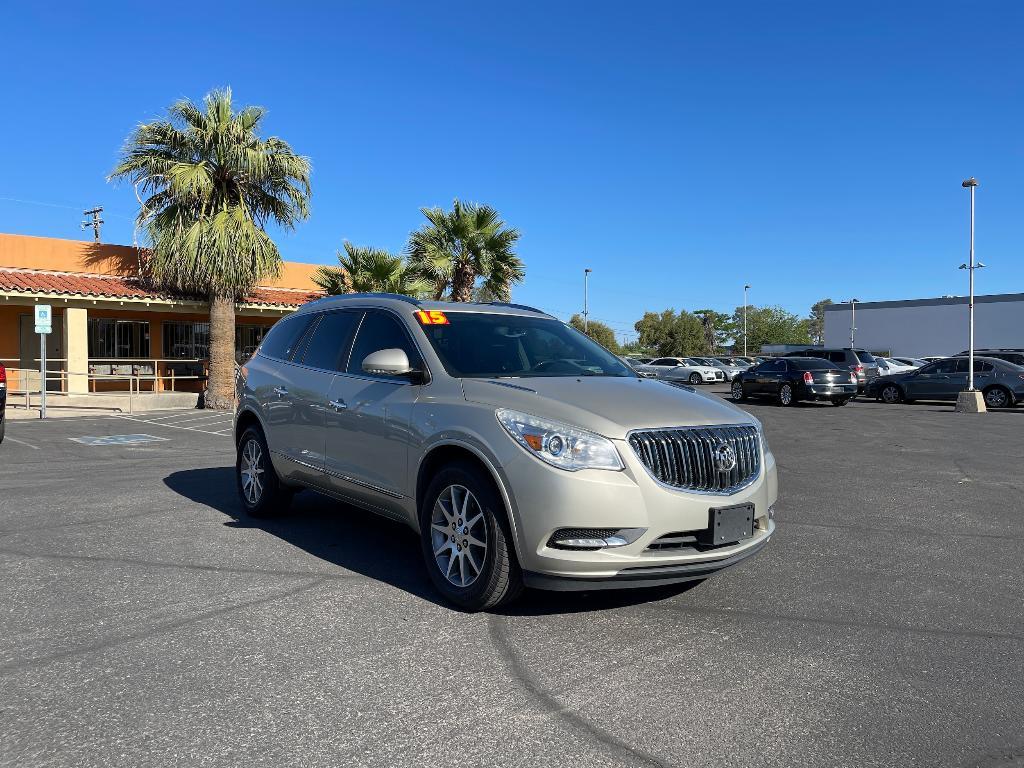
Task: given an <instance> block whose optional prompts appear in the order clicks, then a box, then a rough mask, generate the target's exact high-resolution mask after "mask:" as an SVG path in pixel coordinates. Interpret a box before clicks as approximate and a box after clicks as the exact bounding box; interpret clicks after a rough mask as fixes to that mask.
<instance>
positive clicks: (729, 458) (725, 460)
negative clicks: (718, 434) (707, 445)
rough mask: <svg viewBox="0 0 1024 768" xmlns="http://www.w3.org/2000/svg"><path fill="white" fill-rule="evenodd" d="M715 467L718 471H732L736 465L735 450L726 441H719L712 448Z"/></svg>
mask: <svg viewBox="0 0 1024 768" xmlns="http://www.w3.org/2000/svg"><path fill="white" fill-rule="evenodd" d="M711 453H712V458H713V459H714V460H715V469H717V470H718V471H719V472H732V470H733V469H735V467H736V451H734V450H733V448H732V446H731V445H729V444H728V443H719V444H718V445H716V446H715V447H714V448H713V449H712V452H711Z"/></svg>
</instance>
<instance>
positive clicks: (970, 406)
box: [956, 176, 985, 413]
mask: <svg viewBox="0 0 1024 768" xmlns="http://www.w3.org/2000/svg"><path fill="white" fill-rule="evenodd" d="M961 186H962V187H963V188H964V189H969V190H971V229H970V258H969V259H968V261H967V263H966V264H961V265H960V269H966V270H967V274H968V275H969V294H968V299H967V328H968V331H967V333H968V342H969V344H968V347H967V355H968V357H967V389H966V390H964V391H963V392H961V393H960V394H959V395H958V396H957V401H956V409H957V410H958V411H961V412H966V413H979V412H984V411H985V400H984V399H983V398H982V397H981V394H980V393H979V392H978V391H977V390H976V389H975V388H974V270H976V269H983V268H984V267H985V265H984V264H982V263H981V262H980V261H979V262H977V263H975V261H974V190H975V188H976V187H977V186H978V180H977V179H976V178H974V177H973V176H972V177H971V178H969V179H966V180H965V181H964V182H963V183H962V184H961Z"/></svg>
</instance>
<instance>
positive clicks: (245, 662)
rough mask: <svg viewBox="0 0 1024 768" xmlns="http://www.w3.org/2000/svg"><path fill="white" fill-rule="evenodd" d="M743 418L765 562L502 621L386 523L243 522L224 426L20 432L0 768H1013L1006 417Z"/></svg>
mask: <svg viewBox="0 0 1024 768" xmlns="http://www.w3.org/2000/svg"><path fill="white" fill-rule="evenodd" d="M724 389H725V388H724V387H717V388H714V391H718V392H721V393H724ZM703 391H712V390H709V389H705V390H703ZM745 407H747V408H748V409H749V410H750V411H751V412H752V413H754V414H755V415H756V416H757V417H758V418H760V419H761V420H762V421H763V422H764V425H765V429H766V433H767V436H768V439H769V441H770V443H771V446H772V448H773V450H774V452H775V455H776V458H777V460H778V463H779V472H780V490H781V498H780V503H779V511H778V518H777V519H778V525H779V527H778V531H777V533H776V536H775V537H774V539H773V541H772V542H771V544H770V545H769V546H768V548H767V549H766V550H765V551H764V552H763V553H762V554H760V555H759V556H758V557H756V558H754V559H752V560H750V561H747V562H745V563H743V564H741V565H740V566H737V567H735V568H733V569H731V570H729V571H727V572H725V573H722V574H720V575H718V576H716V577H714V578H712V579H710V580H708V581H706V582H704V583H703V584H700V585H699V586H696V587H693V588H689V589H686V588H681V587H677V588H673V589H662V590H657V591H627V592H616V593H603V592H597V593H592V594H572V593H569V594H556V593H539V592H529V593H527V596H526V598H525V599H524V600H523V601H522V602H520V603H518V604H516V605H515V606H513V608H512V609H510V610H509V611H507V612H505V613H501V614H494V615H486V614H475V615H469V614H464V613H461V612H458V611H455V610H452V609H451V608H449V607H447V606H446V605H444V604H443V603H442V602H441V601H440V599H439V597H438V595H437V594H436V593H435V592H434V591H433V589H432V588H431V587H430V586H429V582H428V579H427V575H426V572H425V570H424V566H423V565H422V563H421V560H420V556H419V551H418V545H417V541H416V538H415V536H414V535H413V534H412V533H411V532H410V531H408V530H407V529H405V528H404V527H402V526H400V525H398V524H395V523H392V522H389V521H386V520H383V519H380V518H376V517H374V516H372V515H369V514H367V513H365V512H362V511H359V510H356V509H353V508H349V507H344V506H342V505H339V504H337V503H335V502H332V501H330V500H327V499H324V498H322V497H319V496H317V495H315V494H312V493H302V494H300V495H299V496H298V497H296V501H295V504H294V508H293V511H292V513H291V514H289V515H288V516H286V517H284V518H282V519H280V520H275V521H269V522H260V521H253V520H249V519H246V518H244V517H242V516H241V512H240V509H239V505H238V503H237V502H236V500H235V488H234V478H233V463H234V456H233V448H232V444H231V438H230V419H229V417H228V416H227V415H225V414H216V413H209V412H201V411H196V412H184V413H170V414H168V413H161V414H142V415H138V416H136V417H133V418H130V419H129V418H124V417H117V416H109V417H108V416H97V417H92V418H82V419H60V420H54V421H46V422H32V421H15V422H10V423H9V424H8V426H7V441H5V442H4V444H3V445H2V446H0V692H2V695H0V765H4V766H19V767H20V766H74V767H75V768H85V767H87V766H103V767H104V768H110V767H112V766H125V767H128V766H131V767H132V768H135V767H137V766H186V765H187V766H231V767H232V768H234V767H235V766H241V765H246V766H331V767H336V766H420V765H423V766H436V767H437V768H444V767H446V766H565V765H573V766H586V767H587V768H590V767H592V766H701V767H702V768H710V767H712V766H744V767H746V766H780V767H782V766H786V767H789V766H828V767H829V768H835V767H836V766H857V767H858V768H866V767H869V766H879V767H881V766H885V767H887V768H888V767H890V766H936V767H941V768H950V767H953V766H965V767H966V766H979V767H980V766H984V767H985V768H996V767H1000V768H1006V767H1008V766H1021V765H1024V726H1022V722H1024V549H1022V538H1024V535H1022V528H1024V525H1022V524H1024V502H1022V499H1021V497H1022V480H1021V469H1020V468H1021V466H1022V461H1024V442H1022V440H1021V434H1022V428H1024V408H1021V409H1016V410H1009V411H1004V412H1000V413H990V414H985V415H978V416H974V415H963V414H956V413H953V411H952V407H951V406H950V405H937V404H916V405H913V406H884V405H881V404H877V403H868V402H855V403H852V404H850V405H848V406H846V407H843V408H836V407H833V406H831V405H827V404H826V405H805V406H801V407H797V408H791V409H783V408H779V407H777V406H774V405H771V404H750V405H746V406H745ZM122 436H134V437H128V438H125V437H122ZM146 436H149V437H152V438H159V439H154V440H149V439H148V438H147V437H146ZM89 438H96V439H89Z"/></svg>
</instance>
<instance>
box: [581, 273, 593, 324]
mask: <svg viewBox="0 0 1024 768" xmlns="http://www.w3.org/2000/svg"><path fill="white" fill-rule="evenodd" d="M591 272H592V270H591V269H590V268H587V269H584V270H583V332H584V333H586V332H587V327H588V326H589V321H590V295H589V294H590V273H591Z"/></svg>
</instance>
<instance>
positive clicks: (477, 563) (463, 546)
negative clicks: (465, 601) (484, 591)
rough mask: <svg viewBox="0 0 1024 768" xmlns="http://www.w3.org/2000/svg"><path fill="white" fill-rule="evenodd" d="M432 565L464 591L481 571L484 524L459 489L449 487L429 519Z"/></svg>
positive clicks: (465, 490) (478, 510) (480, 513)
mask: <svg viewBox="0 0 1024 768" xmlns="http://www.w3.org/2000/svg"><path fill="white" fill-rule="evenodd" d="M430 541H431V545H432V547H431V548H432V549H433V552H434V561H435V562H436V563H437V567H438V568H439V569H440V570H441V573H443V574H444V577H445V578H446V579H447V580H448V581H449V582H450V583H451V584H454V585H455V586H456V587H468V586H469V585H470V584H472V583H473V582H475V581H476V580H477V579H478V578H479V577H480V574H481V572H482V571H483V569H484V563H485V562H486V558H487V523H486V520H485V519H484V513H483V510H482V509H481V507H480V502H479V501H477V498H476V496H474V495H473V494H472V492H470V490H469V489H468V488H466V487H465V486H462V485H449V486H448V487H447V488H445V489H444V490H443V491H441V494H440V495H439V496H438V497H437V502H435V504H434V510H433V512H432V513H431V517H430Z"/></svg>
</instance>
